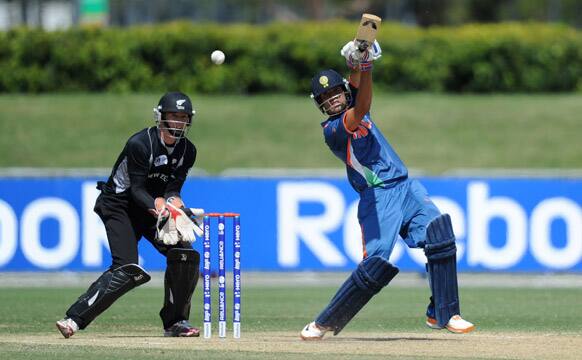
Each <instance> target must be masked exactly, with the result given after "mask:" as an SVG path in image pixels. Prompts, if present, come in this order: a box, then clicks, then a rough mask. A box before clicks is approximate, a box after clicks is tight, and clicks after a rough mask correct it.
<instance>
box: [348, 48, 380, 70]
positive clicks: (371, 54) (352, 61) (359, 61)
mask: <svg viewBox="0 0 582 360" xmlns="http://www.w3.org/2000/svg"><path fill="white" fill-rule="evenodd" d="M340 54H341V55H342V56H343V57H344V58H345V59H346V64H347V65H348V67H349V68H350V69H352V70H360V71H368V70H371V69H372V66H373V65H372V62H373V61H376V60H378V59H379V58H380V57H382V48H380V44H378V41H376V40H374V44H372V46H371V47H369V48H367V49H366V50H364V51H360V49H359V48H358V45H357V44H356V42H355V41H353V40H352V41H348V43H347V44H345V45H344V46H343V47H342V49H341V50H340Z"/></svg>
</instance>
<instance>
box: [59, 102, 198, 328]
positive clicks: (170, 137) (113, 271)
mask: <svg viewBox="0 0 582 360" xmlns="http://www.w3.org/2000/svg"><path fill="white" fill-rule="evenodd" d="M194 113H195V111H194V109H193V108H192V103H191V101H190V98H189V97H188V96H187V95H185V94H183V93H181V92H169V93H167V94H165V95H164V96H163V97H162V98H161V99H160V101H159V104H158V106H157V107H156V108H154V117H155V121H156V126H152V127H149V128H146V129H143V130H142V131H140V132H138V133H136V134H134V135H133V136H131V137H130V138H129V140H128V141H127V143H126V145H125V147H124V149H123V151H122V152H121V154H120V155H119V157H118V158H117V161H116V162H115V165H114V166H113V170H112V172H111V176H110V177H109V179H108V180H107V182H99V183H98V186H97V188H98V189H100V190H101V194H100V195H99V197H98V198H97V201H96V203H95V209H94V210H95V212H96V213H97V214H98V215H99V217H101V220H103V223H104V224H105V229H106V231H107V240H108V241H109V248H110V250H111V257H112V265H111V267H110V268H109V270H107V271H105V272H104V273H103V274H102V275H101V276H100V277H99V278H98V279H97V280H96V281H95V282H94V283H93V284H92V285H91V286H90V287H89V289H88V290H87V291H86V292H85V293H84V294H82V295H81V296H80V297H79V299H78V300H77V301H76V302H75V303H74V304H73V305H71V307H70V308H69V309H68V310H67V312H66V316H65V317H64V318H63V319H62V320H59V321H57V323H56V325H57V328H58V329H59V331H60V332H61V333H62V334H63V336H64V337H65V338H69V337H70V336H72V335H73V334H74V333H75V332H77V331H78V330H80V329H85V328H86V327H87V326H88V325H89V324H90V323H91V322H92V321H93V320H94V319H95V318H96V317H97V316H98V315H99V314H101V313H102V312H103V311H105V310H106V309H107V308H109V306H111V305H112V304H113V303H114V302H115V301H116V300H117V299H118V298H119V297H121V296H122V295H123V294H125V293H127V292H128V291H130V290H131V289H133V288H135V287H137V286H140V285H142V284H144V283H146V282H148V281H149V280H150V276H149V275H148V274H147V273H146V272H145V270H144V269H143V268H141V267H140V266H139V265H138V246H137V245H138V241H139V240H140V239H141V238H142V237H145V238H146V239H147V240H148V241H149V242H151V243H152V245H153V246H154V247H155V248H156V249H157V250H158V251H159V252H160V253H161V254H162V255H164V256H165V257H166V259H167V267H166V274H165V279H164V280H165V281H164V288H165V299H164V306H163V307H162V310H161V311H160V317H161V318H162V323H163V326H164V335H165V336H187V337H189V336H198V335H199V334H200V331H199V330H198V329H197V328H195V327H193V326H192V325H190V323H189V322H188V318H189V316H190V305H191V299H192V294H193V292H194V289H195V288H196V283H197V282H198V274H199V263H200V256H199V254H198V252H197V251H196V250H194V249H192V242H193V241H194V240H195V239H196V237H195V236H196V235H198V236H201V235H202V229H201V227H200V223H199V221H198V218H197V216H200V215H202V214H203V213H204V211H203V210H202V209H189V208H186V207H184V203H183V202H182V199H181V198H180V191H181V189H182V185H183V184H184V181H185V180H186V175H187V174H188V171H189V170H190V168H191V167H192V165H194V161H195V160H196V148H195V147H194V145H193V144H192V143H191V142H190V141H189V140H188V139H187V138H186V134H187V133H188V129H189V128H190V125H191V124H192V117H193V115H194Z"/></svg>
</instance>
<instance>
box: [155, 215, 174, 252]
mask: <svg viewBox="0 0 582 360" xmlns="http://www.w3.org/2000/svg"><path fill="white" fill-rule="evenodd" d="M156 240H158V241H161V242H162V243H164V245H176V244H177V243H178V241H179V238H178V230H177V229H176V221H175V220H174V219H173V218H172V216H171V214H170V211H169V210H168V209H167V208H164V209H162V210H160V211H159V212H158V221H157V222H156Z"/></svg>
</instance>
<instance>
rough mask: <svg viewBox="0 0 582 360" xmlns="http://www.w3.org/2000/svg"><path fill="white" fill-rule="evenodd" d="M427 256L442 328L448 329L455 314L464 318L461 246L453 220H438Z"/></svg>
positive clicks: (430, 227)
mask: <svg viewBox="0 0 582 360" xmlns="http://www.w3.org/2000/svg"><path fill="white" fill-rule="evenodd" d="M424 253H425V254H426V258H427V259H428V266H427V269H428V275H429V281H430V288H431V291H432V297H433V300H434V303H435V315H436V320H437V322H438V325H439V326H440V327H444V326H445V325H446V324H447V323H448V322H449V319H450V318H451V317H452V316H453V315H460V314H461V312H460V306H459V289H458V285H457V255H456V253H457V246H456V245H455V234H454V233H453V227H452V225H451V217H450V216H449V215H448V214H443V215H441V216H439V217H437V218H435V219H434V220H433V221H432V222H431V223H430V224H429V225H428V228H427V230H426V246H425V248H424Z"/></svg>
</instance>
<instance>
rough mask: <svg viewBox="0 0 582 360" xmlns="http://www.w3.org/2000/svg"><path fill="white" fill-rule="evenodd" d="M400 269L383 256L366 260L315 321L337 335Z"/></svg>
mask: <svg viewBox="0 0 582 360" xmlns="http://www.w3.org/2000/svg"><path fill="white" fill-rule="evenodd" d="M398 271H399V270H398V268H397V267H395V266H394V265H392V264H390V263H389V262H388V261H386V260H385V259H384V258H382V257H380V256H371V257H369V258H366V259H364V260H363V261H362V262H361V263H360V264H359V265H358V267H357V268H356V270H354V272H353V273H352V274H351V275H350V276H349V277H348V278H347V280H346V281H345V282H344V283H343V285H342V286H341V287H340V288H339V290H338V291H337V293H336V294H335V296H334V297H333V298H332V299H331V301H330V303H329V305H327V307H326V308H325V309H324V310H323V311H322V313H321V314H320V315H319V316H318V317H317V319H316V320H315V322H316V323H317V324H319V325H323V326H326V327H330V328H332V329H333V331H334V335H337V334H339V333H340V331H342V329H343V328H344V327H345V326H346V325H347V324H348V323H349V322H350V320H352V318H353V317H354V316H355V315H356V314H357V313H358V312H359V311H360V310H361V309H362V308H363V307H364V305H366V304H367V303H368V301H370V299H371V298H372V297H373V296H374V295H376V294H377V293H378V292H379V291H380V290H382V288H383V287H384V286H386V285H388V283H390V281H391V280H392V279H393V278H394V277H395V276H396V274H398Z"/></svg>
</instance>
